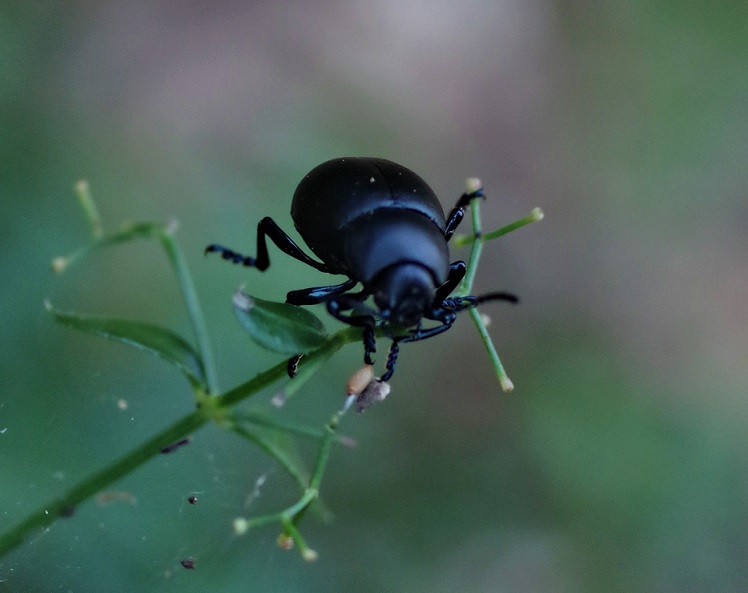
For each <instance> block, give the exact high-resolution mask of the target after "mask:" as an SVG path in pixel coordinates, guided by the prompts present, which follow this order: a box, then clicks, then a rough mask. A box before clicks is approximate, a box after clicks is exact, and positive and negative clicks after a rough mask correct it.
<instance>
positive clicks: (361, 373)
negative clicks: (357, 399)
mask: <svg viewBox="0 0 748 593" xmlns="http://www.w3.org/2000/svg"><path fill="white" fill-rule="evenodd" d="M373 379H374V369H373V368H372V367H371V365H369V364H367V365H364V366H363V367H361V368H360V369H358V370H357V371H356V372H355V373H353V374H352V375H351V376H350V377H349V379H348V382H347V383H346V384H345V392H346V394H347V395H360V394H361V393H362V392H363V391H364V389H366V388H367V387H368V386H369V384H370V383H371V382H372V380H373Z"/></svg>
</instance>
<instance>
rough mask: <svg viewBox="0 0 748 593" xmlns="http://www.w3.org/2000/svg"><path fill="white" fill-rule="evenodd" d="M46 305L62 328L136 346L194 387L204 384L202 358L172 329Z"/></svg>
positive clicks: (47, 303)
mask: <svg viewBox="0 0 748 593" xmlns="http://www.w3.org/2000/svg"><path fill="white" fill-rule="evenodd" d="M45 305H46V307H47V310H48V311H49V312H50V313H52V315H53V316H54V318H55V320H56V321H58V322H59V323H61V324H62V325H66V326H68V327H72V328H73V329H77V330H80V331H83V332H87V333H89V334H94V335H97V336H102V337H104V338H107V339H109V340H114V341H116V342H122V343H123V344H129V345H130V346H134V347H135V348H138V349H139V350H143V351H145V352H148V353H150V354H153V355H154V356H157V357H158V358H161V359H163V360H165V361H166V362H169V363H171V364H173V365H175V366H176V367H177V368H178V369H179V370H180V371H182V372H183V373H184V374H185V375H187V378H188V379H189V380H190V382H191V383H193V385H199V384H202V383H203V375H204V373H203V366H202V363H201V361H200V356H199V355H198V354H197V352H195V350H194V349H193V348H192V346H191V345H190V344H189V343H188V342H187V341H185V340H184V339H183V338H182V337H181V336H179V335H177V334H175V333H174V332H172V331H171V330H168V329H166V328H163V327H159V326H157V325H151V324H149V323H140V322H137V321H127V320H124V319H111V318H107V317H89V316H87V315H80V314H78V313H72V312H63V311H59V310H58V309H55V308H54V307H53V306H52V305H51V303H49V302H46V303H45Z"/></svg>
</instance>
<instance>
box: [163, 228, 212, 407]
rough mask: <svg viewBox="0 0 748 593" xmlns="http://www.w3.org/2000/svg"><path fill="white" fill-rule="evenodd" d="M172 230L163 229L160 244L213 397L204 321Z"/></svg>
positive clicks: (210, 364) (210, 353) (210, 360)
mask: <svg viewBox="0 0 748 593" xmlns="http://www.w3.org/2000/svg"><path fill="white" fill-rule="evenodd" d="M174 230H175V228H174V225H168V226H167V227H166V228H164V230H163V231H162V233H161V244H162V245H163V247H164V250H165V251H166V256H167V257H168V258H169V262H170V263H171V266H172V268H173V269H174V274H175V276H176V277H177V282H178V283H179V289H180V291H181V293H182V298H183V299H184V302H185V305H186V306H187V314H188V315H189V318H190V321H191V323H192V331H193V333H194V334H195V340H196V342H197V349H198V352H200V358H201V359H202V362H203V368H204V370H205V381H206V383H207V387H208V392H209V393H210V394H212V395H215V394H217V393H218V378H217V375H216V367H215V362H214V359H213V348H212V347H211V345H210V339H209V337H208V330H207V328H206V326H205V319H204V318H203V313H202V309H201V308H200V302H199V300H198V297H197V291H196V290H195V284H194V283H193V281H192V275H191V274H190V271H189V268H188V267H187V263H186V262H185V259H184V255H183V254H182V250H181V249H180V248H179V246H178V245H177V242H176V240H175V239H174Z"/></svg>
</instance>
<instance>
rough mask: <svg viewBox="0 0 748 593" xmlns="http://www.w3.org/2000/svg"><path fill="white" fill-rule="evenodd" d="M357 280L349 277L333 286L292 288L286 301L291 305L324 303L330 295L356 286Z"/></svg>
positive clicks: (341, 292)
mask: <svg viewBox="0 0 748 593" xmlns="http://www.w3.org/2000/svg"><path fill="white" fill-rule="evenodd" d="M357 282H358V281H357V280H353V279H352V278H349V279H348V280H346V281H345V282H343V283H342V284H335V285H333V286H317V287H314V288H304V289H302V290H292V291H291V292H289V293H288V294H287V295H286V302H287V303H289V304H291V305H316V304H318V303H324V302H325V301H327V300H329V299H330V297H333V296H337V295H340V294H343V293H344V292H348V291H349V290H350V289H351V288H353V287H354V286H356V284H357Z"/></svg>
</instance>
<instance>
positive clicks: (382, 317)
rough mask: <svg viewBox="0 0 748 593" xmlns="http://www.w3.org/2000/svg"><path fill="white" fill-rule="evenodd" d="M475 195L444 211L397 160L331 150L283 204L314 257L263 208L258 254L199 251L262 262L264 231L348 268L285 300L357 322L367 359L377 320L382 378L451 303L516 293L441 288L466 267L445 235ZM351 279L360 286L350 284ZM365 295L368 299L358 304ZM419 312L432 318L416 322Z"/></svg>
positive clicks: (460, 306)
mask: <svg viewBox="0 0 748 593" xmlns="http://www.w3.org/2000/svg"><path fill="white" fill-rule="evenodd" d="M478 197H483V191H482V190H481V189H478V190H476V191H474V192H472V193H467V194H463V195H462V196H461V197H460V199H459V200H458V201H457V204H456V205H455V207H454V208H453V209H452V211H451V212H450V213H449V216H447V217H446V218H445V216H444V211H443V210H442V207H441V204H440V203H439V200H438V199H437V197H436V195H435V194H434V192H433V191H432V189H431V188H430V187H429V186H428V185H427V184H426V182H425V181H424V180H423V179H421V178H420V177H419V176H418V175H416V174H415V173H413V171H411V170H409V169H407V168H405V167H403V166H402V165H398V164H397V163H394V162H392V161H388V160H385V159H379V158H369V157H346V158H339V159H333V160H330V161H327V162H325V163H322V164H321V165H319V166H317V167H315V168H314V169H312V170H311V171H310V172H309V173H308V174H307V176H306V177H304V179H302V181H301V183H299V186H298V187H297V188H296V192H295V193H294V196H293V201H292V203H291V217H292V218H293V221H294V225H295V226H296V230H297V231H298V232H299V234H300V235H301V236H302V238H303V239H304V241H305V242H306V244H307V245H308V246H309V249H311V250H312V252H313V253H314V254H315V255H316V256H317V257H318V258H319V259H320V260H321V261H317V260H315V259H312V258H311V257H310V256H308V255H307V254H306V253H304V252H303V251H302V250H301V248H300V247H299V246H298V245H297V244H296V243H295V242H294V241H293V239H291V237H289V236H288V235H287V234H286V233H285V232H284V231H283V230H282V229H281V228H280V227H279V226H278V225H277V224H276V223H275V221H274V220H273V219H272V218H270V217H266V218H263V219H262V220H261V221H260V222H259V224H258V225H257V256H256V257H247V256H244V255H241V254H239V253H237V252H235V251H233V250H231V249H228V248H226V247H223V246H221V245H215V244H213V245H209V246H208V247H207V248H206V249H205V252H206V253H209V252H213V251H217V252H219V253H221V255H222V257H223V259H226V260H229V261H231V262H233V263H235V264H243V265H245V266H251V267H255V268H257V269H258V270H266V269H267V268H268V266H269V265H270V259H269V257H268V249H267V242H266V237H269V238H270V240H271V241H272V242H273V243H275V244H276V245H277V246H278V247H279V248H280V250H281V251H283V252H284V253H286V254H288V255H290V256H291V257H293V258H295V259H297V260H299V261H301V262H303V263H305V264H307V265H309V266H311V267H313V268H315V269H317V270H319V271H320V272H325V273H328V274H342V275H344V276H347V277H348V280H346V281H345V282H343V283H341V284H336V285H332V286H321V287H315V288H306V289H303V290H293V291H291V292H289V293H288V294H287V295H286V302H287V303H290V304H293V305H312V304H317V303H325V304H326V306H327V310H328V311H329V313H330V314H331V315H332V316H333V317H335V318H336V319H338V320H340V321H342V322H343V323H347V324H349V325H353V326H358V327H362V328H364V337H363V341H364V360H365V362H366V363H367V364H372V360H371V354H372V353H373V352H375V351H376V342H375V339H374V331H375V328H376V327H377V326H380V327H382V328H383V332H384V333H385V335H387V336H388V337H390V338H392V340H393V342H392V347H391V348H390V352H389V355H388V357H387V364H386V368H387V372H386V373H385V374H384V375H383V376H382V377H381V380H382V381H387V380H388V379H389V378H390V377H391V376H392V373H393V372H394V369H395V361H396V359H397V355H398V352H399V345H398V344H399V343H400V342H414V341H416V340H424V339H426V338H430V337H432V336H435V335H438V334H440V333H442V332H444V331H446V330H448V329H449V328H450V327H451V326H452V324H453V323H454V321H455V318H456V314H457V313H458V312H459V311H462V310H464V309H468V308H471V307H474V306H476V305H478V304H479V303H481V302H485V301H488V300H505V301H510V302H517V297H515V296H514V295H512V294H508V293H504V292H498V293H490V294H487V295H483V296H481V297H475V296H461V297H454V298H450V297H449V295H450V293H451V292H452V291H453V290H454V289H455V288H456V287H457V285H458V284H459V283H460V281H461V280H462V278H463V277H464V276H465V271H466V266H465V263H464V262H462V261H455V262H452V263H450V258H449V247H448V245H447V243H448V241H449V240H450V238H451V237H452V235H453V234H454V232H455V229H457V226H458V225H459V224H460V222H461V221H462V219H463V217H464V215H465V207H466V206H467V205H468V204H469V203H470V200H472V199H474V198H478ZM359 283H360V284H361V286H362V289H361V290H359V291H358V292H350V291H351V290H352V289H353V288H354V287H355V286H356V285H357V284H359ZM370 296H371V297H373V300H374V304H375V306H376V308H374V307H370V306H368V305H366V304H365V302H364V301H366V299H367V298H368V297H370ZM348 312H350V313H348ZM423 319H428V320H433V321H437V322H438V323H439V324H438V325H436V326H433V327H428V328H423V327H422V326H421V323H422V320H423ZM293 360H294V359H292V361H293ZM290 368H291V366H289V369H290ZM289 373H290V371H289Z"/></svg>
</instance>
